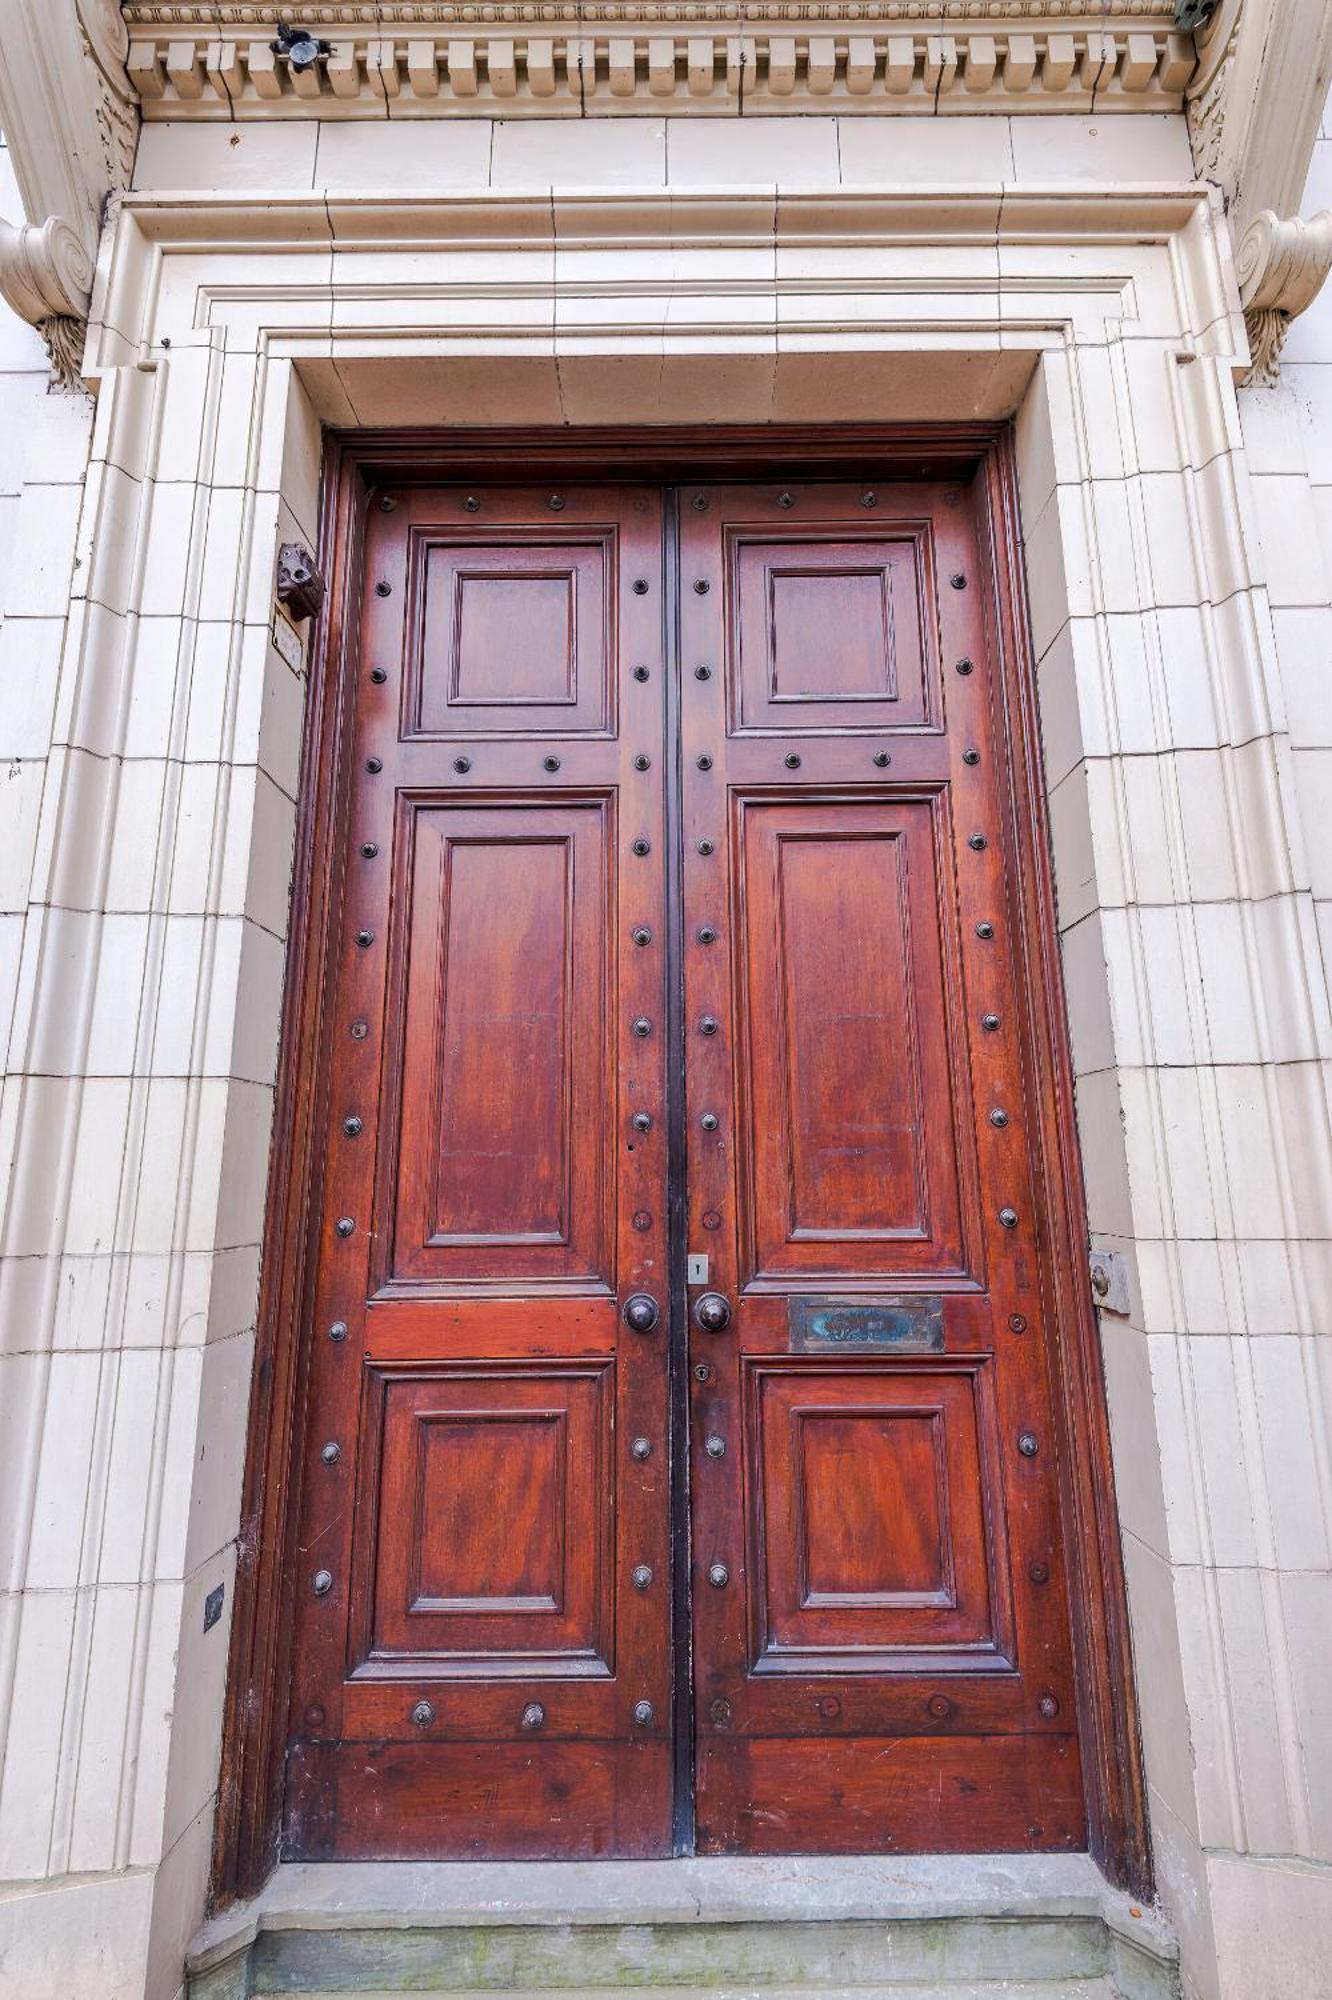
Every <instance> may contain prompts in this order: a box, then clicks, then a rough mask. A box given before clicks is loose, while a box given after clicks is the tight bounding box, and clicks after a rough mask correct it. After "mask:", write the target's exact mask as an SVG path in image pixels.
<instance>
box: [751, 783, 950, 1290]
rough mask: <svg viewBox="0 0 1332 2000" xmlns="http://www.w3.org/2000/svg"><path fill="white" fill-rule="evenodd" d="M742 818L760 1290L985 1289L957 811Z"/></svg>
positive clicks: (774, 809)
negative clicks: (964, 1005)
mask: <svg viewBox="0 0 1332 2000" xmlns="http://www.w3.org/2000/svg"><path fill="white" fill-rule="evenodd" d="M734 806H735V843H736V855H735V860H736V880H735V885H734V901H735V906H736V910H737V913H738V916H739V921H740V924H741V926H742V929H743V936H742V937H741V939H740V940H739V948H740V950H741V951H742V952H743V974H744V977H743V981H742V987H741V997H740V1017H741V1018H740V1021H739V1024H738V1025H739V1052H740V1053H739V1063H740V1076H741V1079H742V1082H743V1087H744V1092H745V1106H746V1109H745V1119H744V1125H743V1128H742V1135H741V1136H740V1137H739V1138H738V1164H739V1167H740V1173H741V1187H742V1193H741V1201H742V1204H743V1213H742V1217H741V1229H742V1241H743V1243H744V1246H745V1254H744V1282H745V1283H746V1285H752V1284H760V1285H770V1284H774V1283H776V1284H778V1285H785V1284H787V1283H792V1284H795V1283H799V1282H801V1281H817V1282H818V1283H820V1284H822V1283H823V1282H825V1281H826V1280H827V1279H828V1278H829V1277H831V1276H832V1275H833V1274H836V1275H838V1276H839V1277H840V1278H844V1279H845V1280H846V1281H847V1282H848V1283H850V1284H853V1285H856V1286H863V1285H865V1284H867V1283H878V1282H879V1281H880V1280H888V1279H892V1278H895V1277H900V1276H903V1275H909V1274H911V1273H921V1272H928V1273H929V1274H931V1275H932V1276H936V1277H943V1276H947V1277H948V1278H950V1279H953V1280H957V1279H969V1278H971V1277H972V1276H973V1273H972V1271H971V1269H970V1268H969V1257H968V1251H967V1248H966V1247H964V1240H963V1238H964V1229H963V1217H964V1215H965V1216H966V1217H967V1218H968V1220H970V1219H971V1216H972V1210H971V1207H970V1205H969V1204H967V1202H966V1200H965V1195H966V1189H967V1187H974V1184H975V1165H974V1143H973V1139H972V1126H973V1119H972V1113H971V1105H970V1101H969V1100H970V1080H969V1078H968V1076H967V1074H966V1069H965V1064H964V1063H962V1064H958V1065H957V1073H956V1074H955V1073H954V1059H955V1056H956V1054H957V1052H958V1050H959V1046H960V1041H961V1037H960V1035H959V1032H958V1031H959V1028H960V1021H959V1018H958V1016H959V1013H960V993H959V990H958V988H959V981H958V968H957V961H956V940H955V937H954V936H953V935H952V932H953V930H954V926H952V925H944V924H942V923H941V922H940V894H939V891H940V878H941V875H943V874H945V873H946V871H945V870H942V869H941V868H940V867H939V865H938V861H937V858H936V857H937V856H938V854H939V852H940V850H941V849H945V850H946V848H947V847H948V845H949V841H948V828H947V813H946V806H947V801H946V797H945V796H944V795H943V794H942V793H940V792H936V793H935V794H934V795H933V797H927V798H924V799H922V798H915V799H905V800H901V799H878V800H875V801H873V802H866V803H863V804H860V803H853V802H851V801H848V800H841V801H839V800H831V799H827V798H825V797H819V796H817V795H814V794H810V795H808V796H805V797H803V798H793V799H791V800H790V801H786V800H781V801H777V800H763V799H754V798H748V797H745V796H744V795H743V794H742V795H741V796H740V797H739V798H738V799H736V800H735V801H734ZM946 944H947V945H951V946H952V950H951V951H950V952H949V953H948V956H947V959H946V958H945V945H946ZM964 1174H965V1183H964ZM970 1234H971V1237H972V1243H971V1246H970V1249H971V1255H972V1257H973V1258H974V1257H976V1256H978V1255H979V1252H980V1245H979V1242H978V1241H976V1240H975V1239H976V1236H977V1232H976V1231H975V1229H974V1228H973V1229H972V1230H971V1231H970Z"/></svg>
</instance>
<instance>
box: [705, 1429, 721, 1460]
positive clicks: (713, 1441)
mask: <svg viewBox="0 0 1332 2000" xmlns="http://www.w3.org/2000/svg"><path fill="white" fill-rule="evenodd" d="M703 1449H704V1451H705V1452H706V1453H707V1455H708V1457H709V1458H725V1456H726V1439H725V1438H724V1437H718V1435H717V1433H716V1431H713V1433H712V1435H711V1437H709V1439H708V1441H707V1443H706V1444H705V1445H704V1447H703Z"/></svg>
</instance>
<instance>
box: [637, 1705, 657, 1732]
mask: <svg viewBox="0 0 1332 2000" xmlns="http://www.w3.org/2000/svg"><path fill="white" fill-rule="evenodd" d="M653 1720H654V1712H653V1707H652V1703H651V1702H650V1701H636V1702H635V1703H634V1721H635V1722H636V1723H637V1724H638V1726H639V1728H640V1729H651V1727H652V1724H653Z"/></svg>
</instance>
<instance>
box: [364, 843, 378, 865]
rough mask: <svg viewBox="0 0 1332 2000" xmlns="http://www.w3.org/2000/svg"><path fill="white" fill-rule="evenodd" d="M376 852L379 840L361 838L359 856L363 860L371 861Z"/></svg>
mask: <svg viewBox="0 0 1332 2000" xmlns="http://www.w3.org/2000/svg"><path fill="white" fill-rule="evenodd" d="M378 852H379V842H378V841H377V840H363V841H362V842H361V857H362V859H363V860H365V861H373V860H374V858H375V856H376V855H377V854H378Z"/></svg>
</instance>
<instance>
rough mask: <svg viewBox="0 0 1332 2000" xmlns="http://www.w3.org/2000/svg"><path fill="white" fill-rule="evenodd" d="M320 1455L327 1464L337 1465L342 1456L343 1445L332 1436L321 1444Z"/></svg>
mask: <svg viewBox="0 0 1332 2000" xmlns="http://www.w3.org/2000/svg"><path fill="white" fill-rule="evenodd" d="M319 1456H320V1458H321V1459H322V1460H323V1462H324V1464H325V1465H336V1464H337V1462H338V1460H339V1459H340V1458H341V1457H342V1446H341V1445H340V1444H339V1443H338V1441H337V1439H336V1438H330V1439H329V1440H328V1443H327V1444H325V1445H321V1446H320V1448H319Z"/></svg>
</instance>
